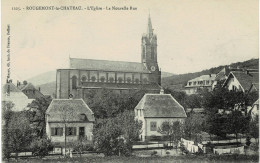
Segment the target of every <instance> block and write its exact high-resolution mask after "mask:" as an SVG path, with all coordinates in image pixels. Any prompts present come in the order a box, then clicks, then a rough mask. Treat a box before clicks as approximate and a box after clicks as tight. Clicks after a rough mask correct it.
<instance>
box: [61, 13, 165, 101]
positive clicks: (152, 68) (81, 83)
mask: <svg viewBox="0 0 260 163" xmlns="http://www.w3.org/2000/svg"><path fill="white" fill-rule="evenodd" d="M69 62H70V67H69V68H68V69H57V73H56V95H57V98H60V99H67V98H69V97H74V98H84V96H85V94H86V93H87V92H88V91H89V90H93V89H94V90H97V89H102V88H106V89H111V90H113V91H116V92H119V93H129V92H131V91H138V90H145V91H146V92H147V93H159V92H160V88H161V86H160V85H161V71H160V69H159V66H158V62H157V36H156V35H155V34H154V33H153V28H152V22H151V18H150V15H149V18H148V27H147V33H145V34H143V36H142V39H141V62H140V63H139V62H123V61H108V60H94V59H80V58H70V61H69Z"/></svg>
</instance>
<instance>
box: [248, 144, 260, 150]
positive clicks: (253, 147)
mask: <svg viewBox="0 0 260 163" xmlns="http://www.w3.org/2000/svg"><path fill="white" fill-rule="evenodd" d="M250 149H251V150H253V151H258V150H259V145H258V143H251V145H250Z"/></svg>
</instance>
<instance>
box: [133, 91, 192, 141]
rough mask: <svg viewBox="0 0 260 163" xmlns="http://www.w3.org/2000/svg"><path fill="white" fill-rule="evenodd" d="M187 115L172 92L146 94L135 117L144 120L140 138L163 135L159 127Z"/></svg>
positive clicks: (137, 108)
mask: <svg viewBox="0 0 260 163" xmlns="http://www.w3.org/2000/svg"><path fill="white" fill-rule="evenodd" d="M186 117H187V115H186V112H185V110H184V108H183V107H182V106H181V105H180V104H179V103H178V102H177V101H176V100H175V99H174V98H173V97H172V95H171V94H163V92H161V94H145V95H144V96H143V98H142V99H141V100H140V102H139V103H138V105H137V106H136V107H135V118H136V119H137V120H139V121H142V125H143V126H142V133H141V134H140V136H139V138H140V140H142V141H144V140H146V139H149V138H151V137H153V136H156V137H157V136H162V134H161V133H159V132H158V128H159V127H160V126H161V125H162V123H163V122H165V121H171V122H174V121H181V122H183V121H184V120H185V118H186Z"/></svg>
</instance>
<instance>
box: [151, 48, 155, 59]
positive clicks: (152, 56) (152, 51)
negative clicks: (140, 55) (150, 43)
mask: <svg viewBox="0 0 260 163" xmlns="http://www.w3.org/2000/svg"><path fill="white" fill-rule="evenodd" d="M151 59H152V60H154V47H152V48H151Z"/></svg>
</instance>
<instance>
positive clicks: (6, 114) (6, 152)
mask: <svg viewBox="0 0 260 163" xmlns="http://www.w3.org/2000/svg"><path fill="white" fill-rule="evenodd" d="M13 107H14V103H12V102H6V101H3V102H2V120H3V127H2V142H3V143H2V145H3V150H2V154H3V157H4V158H7V159H9V158H10V153H11V148H10V145H9V144H8V142H9V130H8V126H9V124H10V122H11V117H12V114H13V111H12V108H13Z"/></svg>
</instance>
